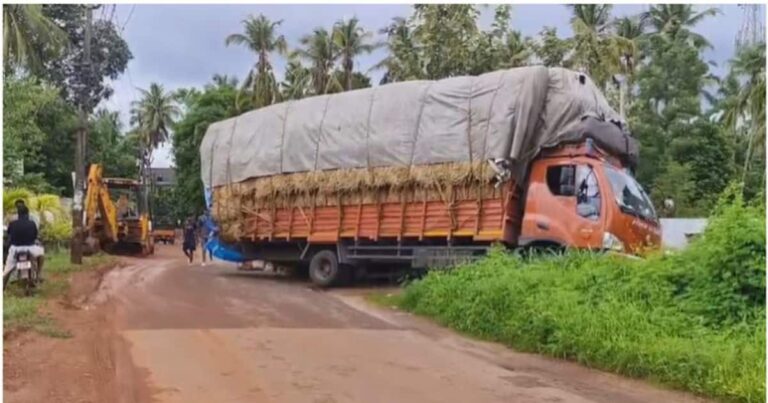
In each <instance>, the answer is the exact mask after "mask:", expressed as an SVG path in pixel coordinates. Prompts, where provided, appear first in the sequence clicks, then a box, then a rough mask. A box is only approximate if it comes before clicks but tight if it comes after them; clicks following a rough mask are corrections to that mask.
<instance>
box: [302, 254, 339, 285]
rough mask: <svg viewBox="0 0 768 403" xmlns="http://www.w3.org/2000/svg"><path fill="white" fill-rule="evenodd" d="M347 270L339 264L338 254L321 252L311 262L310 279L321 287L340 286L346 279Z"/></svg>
mask: <svg viewBox="0 0 768 403" xmlns="http://www.w3.org/2000/svg"><path fill="white" fill-rule="evenodd" d="M346 271H347V270H346V268H345V267H344V266H342V265H340V264H339V259H338V258H337V257H336V253H334V252H333V251H330V250H321V251H319V252H317V253H315V255H314V256H312V260H311V261H310V262H309V278H310V279H311V280H312V282H313V283H315V284H316V285H318V286H320V287H324V288H325V287H332V286H335V285H339V284H340V283H341V282H342V281H344V279H345V278H346V276H345V273H346Z"/></svg>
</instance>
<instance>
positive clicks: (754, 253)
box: [373, 200, 766, 402]
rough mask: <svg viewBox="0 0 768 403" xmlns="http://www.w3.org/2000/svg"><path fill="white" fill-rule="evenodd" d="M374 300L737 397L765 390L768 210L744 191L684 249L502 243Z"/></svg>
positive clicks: (619, 369) (507, 339)
mask: <svg viewBox="0 0 768 403" xmlns="http://www.w3.org/2000/svg"><path fill="white" fill-rule="evenodd" d="M373 300H374V302H376V303H379V304H384V305H392V304H396V305H398V306H399V307H401V308H403V309H405V310H408V311H412V312H414V313H417V314H420V315H424V316H428V317H431V318H434V319H435V320H437V321H438V322H440V323H442V324H444V325H447V326H449V327H452V328H455V329H457V330H459V331H461V332H464V333H466V334H469V335H473V336H475V337H479V338H483V339H487V340H493V341H498V342H502V343H504V344H506V345H508V346H511V347H514V348H516V349H518V350H523V351H529V352H536V353H541V354H546V355H549V356H553V357H557V358H562V359H567V360H573V361H577V362H579V363H582V364H585V365H588V366H591V367H596V368H601V369H604V370H608V371H613V372H616V373H620V374H624V375H627V376H631V377H638V378H644V379H649V380H652V381H654V382H658V383H663V384H666V385H669V386H672V387H675V388H679V389H683V390H688V391H691V392H694V393H697V394H701V395H706V396H710V397H714V398H719V399H722V400H726V401H740V402H758V401H763V400H764V398H765V347H766V346H765V330H766V328H765V211H764V209H763V208H761V207H757V206H744V205H743V204H742V203H741V202H740V200H737V201H735V202H733V203H731V204H729V205H727V206H725V207H722V208H721V209H720V211H719V213H718V215H717V216H715V217H713V219H712V220H711V222H710V225H709V228H708V229H707V231H706V233H705V234H704V235H703V236H702V237H701V238H700V239H699V240H698V241H697V242H696V243H694V244H693V245H692V246H691V247H690V248H689V249H687V250H685V251H683V252H679V253H676V254H672V255H658V256H651V257H649V258H647V259H645V260H639V261H638V260H632V259H626V258H621V257H618V256H607V255H597V254H589V253H570V254H567V255H563V256H552V257H542V258H538V259H523V258H520V257H518V256H516V255H512V254H508V253H505V252H502V251H495V252H494V253H492V254H491V255H490V256H489V257H488V258H486V259H485V260H483V261H481V262H478V263H475V264H472V265H468V266H465V267H461V268H459V269H455V270H451V271H447V272H445V271H443V272H439V271H434V272H431V273H430V274H428V275H427V276H426V277H425V278H424V279H422V280H418V281H415V282H413V283H411V284H410V285H408V286H407V287H406V289H405V290H404V292H403V294H402V296H397V295H392V296H379V297H374V298H373Z"/></svg>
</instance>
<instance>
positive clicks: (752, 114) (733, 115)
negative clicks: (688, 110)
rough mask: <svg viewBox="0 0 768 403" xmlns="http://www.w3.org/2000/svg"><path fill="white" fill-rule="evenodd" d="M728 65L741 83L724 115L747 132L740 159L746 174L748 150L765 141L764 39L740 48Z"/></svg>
mask: <svg viewBox="0 0 768 403" xmlns="http://www.w3.org/2000/svg"><path fill="white" fill-rule="evenodd" d="M731 68H732V70H731V73H732V74H733V75H734V76H735V77H736V78H740V79H741V80H740V82H741V85H740V87H739V89H738V93H737V94H736V97H735V100H734V102H732V103H730V105H728V110H727V111H726V116H725V117H726V124H728V125H729V126H731V127H733V128H734V130H737V129H738V128H739V126H740V125H744V126H746V132H747V133H748V136H749V139H748V140H747V150H746V155H745V160H744V161H745V162H744V175H746V173H747V171H748V170H749V163H750V161H751V160H752V153H753V152H754V150H755V149H760V150H761V149H763V145H764V144H765V129H766V127H765V119H766V115H765V43H758V44H756V45H754V46H750V47H746V48H743V49H741V50H740V51H739V53H738V55H737V56H736V58H735V59H734V60H732V61H731ZM737 82H739V80H737Z"/></svg>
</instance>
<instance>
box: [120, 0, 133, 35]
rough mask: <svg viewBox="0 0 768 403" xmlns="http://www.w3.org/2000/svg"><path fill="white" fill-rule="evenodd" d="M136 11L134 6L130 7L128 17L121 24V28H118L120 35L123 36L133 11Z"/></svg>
mask: <svg viewBox="0 0 768 403" xmlns="http://www.w3.org/2000/svg"><path fill="white" fill-rule="evenodd" d="M134 9H136V5H135V4H133V5H131V11H130V12H128V17H127V18H126V19H125V22H124V23H123V27H122V28H120V34H121V35H122V34H123V31H125V27H126V26H128V22H129V21H130V20H131V17H132V16H133V10H134Z"/></svg>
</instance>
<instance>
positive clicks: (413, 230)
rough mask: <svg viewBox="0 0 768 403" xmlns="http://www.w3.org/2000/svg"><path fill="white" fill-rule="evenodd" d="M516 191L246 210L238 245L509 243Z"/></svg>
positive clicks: (410, 194) (401, 195) (402, 195)
mask: <svg viewBox="0 0 768 403" xmlns="http://www.w3.org/2000/svg"><path fill="white" fill-rule="evenodd" d="M512 189H514V190H512ZM518 197H519V191H517V187H516V186H514V184H508V185H507V186H506V187H504V188H502V189H495V188H494V187H493V186H491V185H490V184H487V185H482V187H481V186H480V185H474V186H471V187H470V186H464V187H455V188H453V189H451V190H447V191H442V192H441V191H438V190H434V191H423V190H420V191H417V190H415V189H414V190H407V191H400V192H397V193H396V194H388V195H386V196H382V197H380V200H378V201H373V202H371V201H369V200H364V199H363V198H362V197H354V196H353V197H338V198H333V199H327V200H323V199H322V198H319V197H318V198H314V199H312V201H313V202H314V203H311V204H310V205H304V206H284V207H261V208H248V206H245V208H243V212H242V213H241V214H242V215H241V223H240V225H241V228H240V234H241V237H240V238H241V239H240V240H246V241H251V242H257V243H261V242H269V241H278V240H279V241H298V240H305V241H308V242H309V243H317V244H332V243H336V242H339V241H341V240H343V239H349V240H370V241H379V240H382V239H389V240H397V241H400V240H403V239H410V240H419V241H422V240H424V239H427V238H445V239H447V240H451V239H452V238H459V237H461V238H465V239H471V240H473V241H482V242H495V241H502V242H512V241H514V240H515V237H516V232H517V231H515V230H514V229H515V228H517V227H518V224H519V219H518V218H516V217H517V214H514V212H515V211H517V208H516V207H517V206H518Z"/></svg>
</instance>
